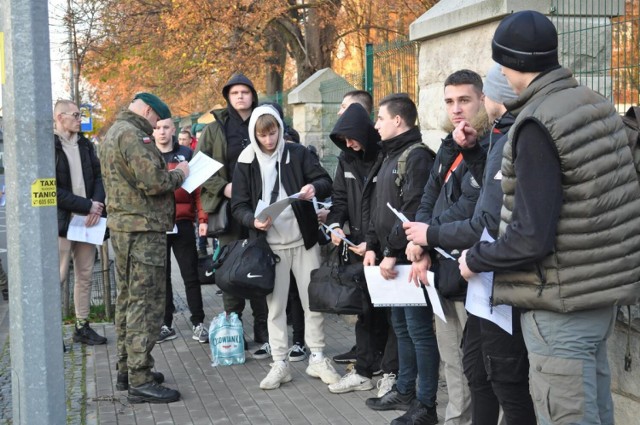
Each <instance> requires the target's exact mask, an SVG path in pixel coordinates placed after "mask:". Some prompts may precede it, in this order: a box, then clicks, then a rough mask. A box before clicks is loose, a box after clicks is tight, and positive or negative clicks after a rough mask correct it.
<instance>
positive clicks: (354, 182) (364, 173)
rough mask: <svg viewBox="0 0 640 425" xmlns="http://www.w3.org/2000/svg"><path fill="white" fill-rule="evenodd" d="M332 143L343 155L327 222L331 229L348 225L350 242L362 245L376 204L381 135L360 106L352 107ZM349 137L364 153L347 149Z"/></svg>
mask: <svg viewBox="0 0 640 425" xmlns="http://www.w3.org/2000/svg"><path fill="white" fill-rule="evenodd" d="M330 137H331V140H332V141H333V143H334V144H335V145H336V146H337V147H339V148H340V149H341V150H342V152H341V153H340V156H339V157H338V168H337V169H336V175H335V178H334V181H333V191H332V194H331V199H332V202H333V205H332V206H331V210H330V212H329V215H328V216H327V223H329V226H330V227H341V228H342V227H343V226H344V224H345V223H346V222H349V228H350V235H349V238H350V240H351V241H352V242H353V243H355V244H359V243H360V242H363V241H364V237H365V235H366V233H367V230H368V228H369V219H370V211H371V205H373V204H372V202H373V201H374V199H373V198H374V196H373V194H374V192H375V190H374V189H375V184H376V178H375V177H376V174H377V173H378V169H379V168H380V163H381V162H382V158H380V160H378V152H379V150H380V147H379V145H378V142H379V141H380V135H379V134H378V132H377V131H376V129H375V128H374V127H373V124H372V123H371V120H370V119H369V115H368V114H367V111H366V110H365V109H364V108H363V107H362V105H360V104H358V103H354V104H352V105H350V106H349V107H348V108H347V109H346V110H345V111H344V113H343V114H342V115H341V116H340V118H338V122H336V125H335V127H334V128H333V131H332V132H331V134H330ZM346 138H349V139H354V140H356V141H357V142H358V143H359V144H360V146H361V147H362V150H360V151H357V152H356V151H354V150H353V149H351V148H348V147H347V144H346Z"/></svg>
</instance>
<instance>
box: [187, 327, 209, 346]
mask: <svg viewBox="0 0 640 425" xmlns="http://www.w3.org/2000/svg"><path fill="white" fill-rule="evenodd" d="M191 338H192V339H194V340H196V341H198V342H200V343H202V344H205V343H207V342H209V331H208V330H207V327H206V326H205V325H204V324H203V323H198V326H194V327H193V336H192V337H191Z"/></svg>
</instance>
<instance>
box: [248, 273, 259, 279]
mask: <svg viewBox="0 0 640 425" xmlns="http://www.w3.org/2000/svg"><path fill="white" fill-rule="evenodd" d="M254 277H262V275H261V274H251V272H249V273H247V278H248V279H252V278H254Z"/></svg>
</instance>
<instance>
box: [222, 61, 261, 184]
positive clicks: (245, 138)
mask: <svg viewBox="0 0 640 425" xmlns="http://www.w3.org/2000/svg"><path fill="white" fill-rule="evenodd" d="M238 84H242V85H243V86H247V87H248V88H249V89H250V90H251V94H252V102H251V110H252V111H253V110H254V109H255V108H256V107H257V106H258V93H257V92H256V89H255V88H254V87H253V83H252V82H251V80H250V79H248V78H247V77H246V76H244V75H243V74H233V75H232V76H231V78H229V81H227V83H226V84H225V85H224V87H223V88H222V96H224V100H226V101H227V112H228V113H229V115H228V119H227V120H226V121H224V123H223V125H224V134H225V136H226V138H227V167H229V175H230V176H233V170H234V169H235V167H236V161H237V159H238V156H239V155H240V152H242V150H243V149H244V148H246V147H247V146H249V118H247V119H246V120H243V119H242V117H240V114H238V112H237V111H236V110H235V109H233V107H232V106H231V103H230V102H229V90H231V87H233V86H235V85H238Z"/></svg>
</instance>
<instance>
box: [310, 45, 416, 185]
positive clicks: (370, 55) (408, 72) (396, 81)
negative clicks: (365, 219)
mask: <svg viewBox="0 0 640 425" xmlns="http://www.w3.org/2000/svg"><path fill="white" fill-rule="evenodd" d="M418 46H419V44H418V43H417V42H413V41H408V40H398V41H394V42H391V43H384V44H379V45H371V44H370V45H367V49H366V69H365V70H364V71H363V72H360V73H353V74H348V75H343V76H342V78H336V79H332V80H327V81H324V82H322V83H320V94H321V96H322V103H323V110H322V130H323V132H324V133H327V134H328V133H329V132H331V129H332V128H333V126H334V125H335V123H336V121H337V119H338V116H337V112H338V109H339V108H340V103H341V102H342V97H343V96H344V94H345V93H347V92H349V91H351V90H355V89H358V90H366V91H368V92H369V93H371V95H372V96H373V105H374V114H372V118H373V117H375V115H376V114H375V110H376V109H377V108H376V105H377V104H378V103H379V102H380V100H381V99H382V98H383V97H385V96H387V95H389V94H392V93H407V94H408V95H409V97H411V98H412V99H413V100H414V101H416V103H417V99H418ZM339 153H340V151H339V149H338V148H336V147H335V145H334V144H333V143H331V141H329V140H326V141H325V142H324V143H323V145H322V146H321V147H320V157H321V158H322V164H323V166H324V167H325V169H326V170H327V171H328V172H329V173H330V174H331V175H333V173H334V172H335V168H336V165H337V156H338V155H339Z"/></svg>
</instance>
